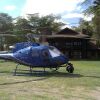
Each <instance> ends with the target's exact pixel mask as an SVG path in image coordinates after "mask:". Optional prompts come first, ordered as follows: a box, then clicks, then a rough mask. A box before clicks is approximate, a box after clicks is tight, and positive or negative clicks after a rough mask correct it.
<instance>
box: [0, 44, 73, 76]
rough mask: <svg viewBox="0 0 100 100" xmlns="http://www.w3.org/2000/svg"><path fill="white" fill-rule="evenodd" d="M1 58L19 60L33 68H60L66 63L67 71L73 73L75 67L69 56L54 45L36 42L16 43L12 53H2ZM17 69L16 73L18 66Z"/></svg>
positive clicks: (19, 62) (18, 61)
mask: <svg viewBox="0 0 100 100" xmlns="http://www.w3.org/2000/svg"><path fill="white" fill-rule="evenodd" d="M0 59H5V60H11V61H14V62H17V63H18V65H19V64H22V65H26V66H29V67H30V72H31V73H32V68H38V67H39V68H44V72H45V68H50V69H51V70H54V71H56V70H58V69H59V67H64V65H66V71H68V72H69V73H73V71H74V67H73V65H72V64H71V63H69V60H68V57H66V56H65V55H64V54H63V53H61V52H60V51H59V50H58V49H57V48H55V47H54V46H47V45H41V44H39V43H34V42H21V43H17V44H15V46H14V48H13V50H12V52H11V53H5V54H0ZM18 65H17V66H16V69H15V75H16V71H17V67H18Z"/></svg>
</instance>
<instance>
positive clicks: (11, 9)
mask: <svg viewBox="0 0 100 100" xmlns="http://www.w3.org/2000/svg"><path fill="white" fill-rule="evenodd" d="M4 9H5V10H7V11H13V10H15V9H16V6H15V5H7V6H5V7H4Z"/></svg>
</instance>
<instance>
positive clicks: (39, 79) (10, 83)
mask: <svg viewBox="0 0 100 100" xmlns="http://www.w3.org/2000/svg"><path fill="white" fill-rule="evenodd" d="M45 79H47V78H45V77H44V78H38V79H33V80H27V81H18V82H9V83H1V84H0V85H12V84H19V83H28V82H33V81H41V80H45Z"/></svg>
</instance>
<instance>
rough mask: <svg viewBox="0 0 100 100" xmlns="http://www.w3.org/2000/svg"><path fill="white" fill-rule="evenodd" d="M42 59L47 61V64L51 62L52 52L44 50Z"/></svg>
mask: <svg viewBox="0 0 100 100" xmlns="http://www.w3.org/2000/svg"><path fill="white" fill-rule="evenodd" d="M42 59H43V62H45V63H46V64H48V63H49V62H50V54H49V52H48V50H42Z"/></svg>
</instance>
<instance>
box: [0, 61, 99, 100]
mask: <svg viewBox="0 0 100 100" xmlns="http://www.w3.org/2000/svg"><path fill="white" fill-rule="evenodd" d="M71 62H72V63H73V65H74V67H75V71H74V73H73V74H68V73H67V72H66V70H65V68H64V67H63V68H60V69H59V70H58V72H51V71H50V70H48V69H47V71H48V72H47V73H45V74H44V73H36V72H35V73H33V74H32V75H30V74H29V73H28V71H27V72H25V71H24V72H23V71H19V72H20V73H18V74H17V75H16V76H13V71H14V69H15V66H16V64H15V63H11V62H4V61H0V100H100V61H71ZM23 68H24V69H28V67H24V66H20V69H23ZM36 70H42V69H36Z"/></svg>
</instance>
